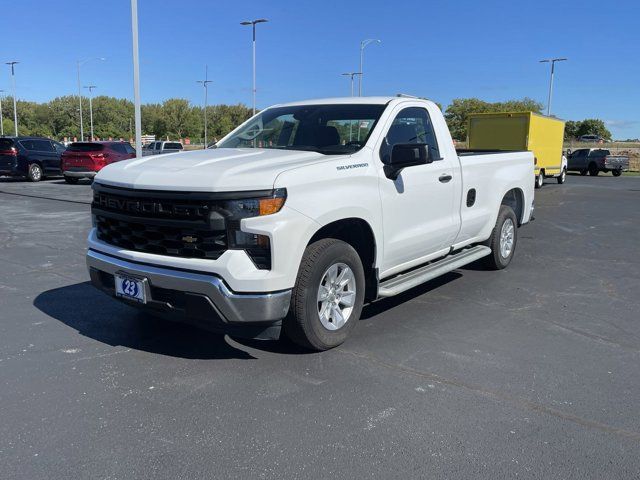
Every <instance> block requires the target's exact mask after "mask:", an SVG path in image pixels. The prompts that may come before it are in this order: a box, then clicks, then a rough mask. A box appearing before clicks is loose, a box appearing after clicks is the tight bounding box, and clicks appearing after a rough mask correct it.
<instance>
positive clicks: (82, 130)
mask: <svg viewBox="0 0 640 480" xmlns="http://www.w3.org/2000/svg"><path fill="white" fill-rule="evenodd" d="M91 60H100V61H104V60H105V59H104V58H103V57H94V58H88V59H86V60H78V61H77V62H76V66H77V67H78V103H79V105H80V141H81V142H83V141H84V124H83V122H82V87H81V85H82V84H81V83H80V67H81V66H82V65H84V64H85V63H87V62H90V61H91Z"/></svg>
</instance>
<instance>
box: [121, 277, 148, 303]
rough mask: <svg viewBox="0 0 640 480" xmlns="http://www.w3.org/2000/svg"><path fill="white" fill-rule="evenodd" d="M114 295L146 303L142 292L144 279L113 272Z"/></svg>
mask: <svg viewBox="0 0 640 480" xmlns="http://www.w3.org/2000/svg"><path fill="white" fill-rule="evenodd" d="M115 281H116V296H117V297H122V298H126V299H128V300H133V301H134V302H140V303H147V298H146V296H145V292H144V280H143V279H140V278H133V277H128V276H124V275H120V274H117V273H116V274H115Z"/></svg>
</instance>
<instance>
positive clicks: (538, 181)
mask: <svg viewBox="0 0 640 480" xmlns="http://www.w3.org/2000/svg"><path fill="white" fill-rule="evenodd" d="M543 185H544V170H540V173H538V176H537V177H536V188H542V186H543Z"/></svg>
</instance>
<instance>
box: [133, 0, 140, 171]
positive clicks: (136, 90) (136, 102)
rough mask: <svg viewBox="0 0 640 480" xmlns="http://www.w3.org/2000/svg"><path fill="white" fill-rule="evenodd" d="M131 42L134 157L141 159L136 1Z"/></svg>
mask: <svg viewBox="0 0 640 480" xmlns="http://www.w3.org/2000/svg"><path fill="white" fill-rule="evenodd" d="M131 37H132V40H133V105H134V111H135V120H136V157H137V158H142V117H141V115H140V58H139V52H138V0H131Z"/></svg>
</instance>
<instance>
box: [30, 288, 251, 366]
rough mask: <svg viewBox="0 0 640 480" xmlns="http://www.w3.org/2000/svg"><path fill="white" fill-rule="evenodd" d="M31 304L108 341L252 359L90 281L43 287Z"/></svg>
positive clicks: (178, 353)
mask: <svg viewBox="0 0 640 480" xmlns="http://www.w3.org/2000/svg"><path fill="white" fill-rule="evenodd" d="M33 305H34V306H35V307H36V308H38V309H39V310H40V311H42V312H43V313H45V314H46V315H49V316H50V317H52V318H55V319H56V320H58V321H60V322H62V323H64V324H65V325H68V326H69V327H71V328H73V329H74V330H76V331H77V332H78V333H79V334H81V335H84V336H86V337H89V338H93V339H94V340H97V341H99V342H102V343H105V344H107V345H111V346H122V347H127V348H131V349H135V350H140V351H144V352H149V353H157V354H160V355H167V356H171V357H178V358H186V359H199V360H213V359H244V360H250V359H255V357H254V356H252V355H250V354H249V353H247V352H245V351H243V350H240V349H238V348H235V347H233V346H231V345H229V343H228V342H227V341H226V339H225V336H224V335H222V334H216V333H212V332H208V331H206V330H200V329H197V328H195V327H191V326H189V325H184V324H178V323H174V322H170V321H167V320H163V319H161V318H157V317H154V316H152V315H149V314H146V313H143V312H139V311H137V310H136V309H135V308H133V307H129V306H127V305H124V304H121V303H119V302H117V301H116V300H114V299H112V298H109V297H108V296H107V295H104V294H103V293H101V292H99V291H97V290H96V289H95V288H94V287H93V286H92V285H91V283H90V282H83V283H77V284H75V285H68V286H65V287H61V288H55V289H52V290H47V291H46V292H43V293H41V294H40V295H38V296H37V297H36V299H35V300H34V301H33Z"/></svg>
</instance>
